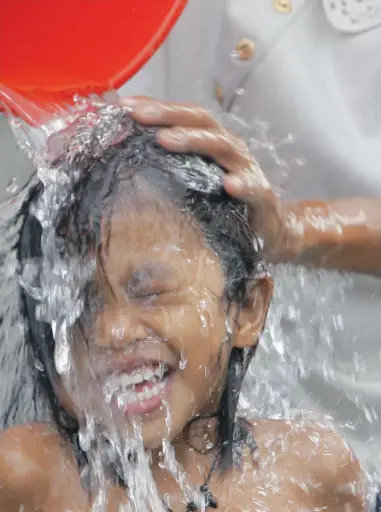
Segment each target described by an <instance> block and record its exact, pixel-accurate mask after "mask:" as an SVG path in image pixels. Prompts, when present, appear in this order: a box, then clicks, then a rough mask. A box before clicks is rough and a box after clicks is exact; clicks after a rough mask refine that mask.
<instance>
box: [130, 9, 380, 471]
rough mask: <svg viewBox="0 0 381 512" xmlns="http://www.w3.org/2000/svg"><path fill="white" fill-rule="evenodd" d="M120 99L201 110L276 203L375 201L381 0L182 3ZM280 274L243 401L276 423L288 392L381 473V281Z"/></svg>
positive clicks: (293, 272)
mask: <svg viewBox="0 0 381 512" xmlns="http://www.w3.org/2000/svg"><path fill="white" fill-rule="evenodd" d="M282 5H283V6H284V9H283V11H285V12H280V11H282V9H281V7H282ZM242 40H249V43H250V44H249V52H248V53H249V58H248V59H247V60H245V59H242V58H239V55H238V53H237V46H238V47H239V43H240V42H242ZM217 91H218V96H219V97H220V101H218V100H217V94H216V93H217ZM122 92H123V93H124V94H148V95H152V96H156V97H159V98H164V99H169V100H174V101H190V102H198V103H202V104H203V105H205V106H206V107H207V108H209V109H211V110H212V111H213V112H214V114H215V115H216V116H218V117H219V118H221V119H223V120H225V121H226V122H228V123H229V125H230V126H231V127H232V128H233V129H236V130H237V131H239V132H241V133H242V134H243V135H244V136H246V138H247V140H248V141H249V144H250V146H251V148H252V150H253V152H254V153H255V155H256V156H257V158H258V159H259V160H260V162H261V163H262V167H263V170H264V171H265V172H266V173H267V175H268V177H269V179H270V180H271V182H272V183H273V184H274V185H275V186H277V187H281V190H282V194H283V196H284V197H285V198H303V199H304V198H327V199H328V198H336V197H346V196H381V0H373V1H372V0H362V1H358V0H347V1H343V0H305V1H303V0H291V2H288V1H287V0H278V1H277V0H208V1H207V2H206V1H205V0H190V3H189V5H188V7H187V8H186V9H185V12H184V14H183V15H182V17H181V19H180V21H179V22H178V24H177V26H176V27H175V29H174V30H173V32H172V34H171V35H170V37H169V40H168V41H167V43H166V44H165V45H164V46H163V48H162V49H161V50H160V51H159V52H158V53H157V54H156V55H155V56H154V58H153V59H152V60H151V61H150V62H149V63H148V65H147V66H146V67H145V69H143V70H142V71H141V72H140V73H139V74H138V75H137V76H136V77H135V78H134V79H133V80H132V81H131V82H130V83H129V84H128V85H127V86H126V87H125V88H123V89H122ZM222 97H223V99H222V101H221V98H222ZM227 112H230V113H231V114H234V115H235V116H236V118H235V119H233V120H232V116H227V115H226V113H227ZM380 257H381V255H380ZM276 273H277V276H278V277H277V280H276V285H277V289H276V298H275V300H274V304H273V308H272V313H271V315H270V318H269V322H268V326H269V327H268V329H267V332H266V334H265V336H264V337H263V340H262V348H261V350H260V353H259V355H257V357H256V360H255V362H254V363H253V366H252V369H251V371H252V373H253V374H254V377H255V379H256V382H257V383H259V384H258V386H257V387H255V390H254V391H253V398H252V403H253V404H255V405H256V406H257V407H258V408H259V410H260V411H261V413H263V414H266V413H268V412H274V413H276V412H279V411H282V410H283V411H284V404H288V403H289V397H290V395H291V403H292V405H293V406H296V407H304V408H306V409H313V410H318V411H320V412H323V413H333V415H334V417H335V419H336V420H338V421H339V422H340V423H341V424H342V425H344V427H345V428H344V430H343V434H344V435H345V436H346V437H347V439H348V440H349V441H350V443H351V444H352V446H353V447H354V448H355V450H356V453H357V454H358V455H359V456H360V457H361V459H362V460H363V461H364V462H365V463H370V465H371V466H372V465H374V466H376V467H377V469H378V471H379V474H381V300H380V299H381V281H379V280H377V279H373V278H371V277H366V276H350V278H351V281H350V282H348V278H347V277H341V276H340V275H338V274H330V273H319V274H317V273H312V272H311V273H308V272H305V271H303V272H302V271H301V269H297V268H293V267H286V268H283V269H282V268H278V269H277V271H276ZM280 341H282V342H283V343H279V342H280ZM301 361H302V363H301ZM300 366H302V367H303V368H304V369H305V370H306V373H305V374H304V375H301V376H300V375H299V374H300V371H298V372H295V369H296V368H297V367H300ZM293 373H295V374H296V375H294V381H296V382H294V385H292V383H291V382H290V380H291V377H290V374H293ZM302 373H303V372H302ZM264 379H266V382H271V383H272V385H273V387H274V388H278V389H275V392H274V395H273V396H276V397H277V399H276V401H277V403H276V404H275V405H274V399H273V398H272V399H271V396H270V395H269V394H268V386H267V387H266V386H264V385H263V384H261V382H263V380H264ZM250 382H251V383H253V379H251V381H250ZM252 385H254V384H252ZM265 389H267V392H266V393H264V390H265ZM284 396H288V398H287V400H285V401H284V402H282V399H281V398H282V397H284ZM266 400H267V403H266Z"/></svg>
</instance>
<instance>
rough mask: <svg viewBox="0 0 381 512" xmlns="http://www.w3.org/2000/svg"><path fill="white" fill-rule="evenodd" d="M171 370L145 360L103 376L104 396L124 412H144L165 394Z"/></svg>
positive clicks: (130, 413) (161, 364)
mask: <svg viewBox="0 0 381 512" xmlns="http://www.w3.org/2000/svg"><path fill="white" fill-rule="evenodd" d="M173 375H174V370H173V368H171V367H170V366H169V365H168V364H165V363H154V362H152V363H146V364H143V365H141V366H139V367H136V368H134V369H132V370H130V371H119V372H117V373H113V374H111V375H110V376H108V377H107V379H106V380H105V384H104V388H103V389H104V396H105V400H106V402H107V403H115V404H116V406H117V407H118V409H119V410H121V411H122V412H123V413H124V414H125V415H137V414H145V413H148V412H151V411H153V410H154V409H157V408H158V407H160V406H161V405H162V401H163V399H164V398H165V397H166V396H167V395H168V393H169V391H170V388H171V382H172V377H173Z"/></svg>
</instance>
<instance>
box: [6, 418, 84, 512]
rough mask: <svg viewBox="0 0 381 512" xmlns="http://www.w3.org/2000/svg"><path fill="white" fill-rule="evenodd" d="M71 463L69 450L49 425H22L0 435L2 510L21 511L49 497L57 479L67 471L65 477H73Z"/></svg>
mask: <svg viewBox="0 0 381 512" xmlns="http://www.w3.org/2000/svg"><path fill="white" fill-rule="evenodd" d="M72 463H73V458H72V456H71V452H70V450H68V447H67V446H66V445H65V443H63V442H62V439H61V438H60V436H59V435H58V433H57V432H56V431H55V430H54V429H53V428H52V427H50V426H49V425H46V424H37V423H36V424H30V425H20V426H17V427H12V428H9V429H7V430H5V431H3V432H1V433H0V485H1V488H2V492H1V495H0V510H7V511H9V512H11V511H13V510H15V511H16V510H17V511H18V510H19V507H20V505H25V504H28V503H33V502H35V500H39V499H40V496H44V497H45V496H49V495H50V493H51V492H52V482H54V480H55V479H54V475H56V474H57V471H60V472H61V475H62V471H63V470H64V471H65V470H66V469H69V471H65V474H67V475H70V474H73V471H72V469H73V466H72ZM75 473H76V472H74V474H75ZM60 482H61V485H62V484H63V483H64V482H65V478H63V479H60ZM73 483H74V484H75V482H71V485H73ZM63 487H65V486H63ZM25 510H28V508H27V507H26V508H25Z"/></svg>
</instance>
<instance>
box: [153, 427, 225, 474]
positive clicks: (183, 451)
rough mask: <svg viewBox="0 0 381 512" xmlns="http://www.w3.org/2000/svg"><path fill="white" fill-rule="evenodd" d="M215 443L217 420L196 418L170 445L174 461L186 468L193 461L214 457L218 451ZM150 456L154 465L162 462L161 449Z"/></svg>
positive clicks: (216, 438) (216, 440) (216, 441)
mask: <svg viewBox="0 0 381 512" xmlns="http://www.w3.org/2000/svg"><path fill="white" fill-rule="evenodd" d="M217 443H218V436H217V419H216V418H198V419H197V420H196V421H194V422H193V423H192V424H191V425H188V426H187V427H186V428H185V429H184V430H183V432H182V433H181V435H180V436H179V437H178V438H177V439H176V440H175V441H173V443H172V444H173V448H174V452H175V457H176V460H177V461H178V462H179V463H180V464H181V465H182V466H184V467H186V466H187V464H188V463H192V464H193V463H194V461H195V460H200V461H204V460H205V461H208V460H209V458H210V455H212V456H213V457H214V455H215V454H216V451H217V449H218V447H217ZM152 456H153V457H152V459H153V464H154V465H155V464H157V463H160V462H162V461H163V450H162V448H160V449H158V450H155V452H153V453H152Z"/></svg>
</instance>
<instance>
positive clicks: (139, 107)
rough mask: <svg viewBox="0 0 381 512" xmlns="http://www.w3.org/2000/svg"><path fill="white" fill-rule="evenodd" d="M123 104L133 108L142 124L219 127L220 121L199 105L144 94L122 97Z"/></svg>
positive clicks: (137, 119)
mask: <svg viewBox="0 0 381 512" xmlns="http://www.w3.org/2000/svg"><path fill="white" fill-rule="evenodd" d="M121 104H122V105H125V106H127V107H130V108H131V115H132V117H133V118H134V119H136V121H138V122H140V123H142V124H148V125H156V126H185V127H188V126H189V127H200V128H217V127H218V123H217V122H216V121H215V120H214V119H213V117H212V116H211V115H210V114H209V113H208V112H207V111H206V110H204V109H203V108H201V107H199V106H198V105H190V104H189V105H187V104H182V103H170V102H165V101H159V100H155V99H152V98H147V97H144V96H141V97H139V96H137V97H133V98H122V99H121Z"/></svg>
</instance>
